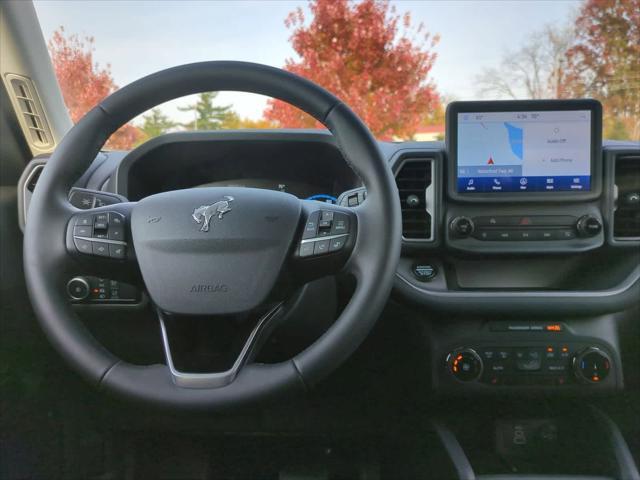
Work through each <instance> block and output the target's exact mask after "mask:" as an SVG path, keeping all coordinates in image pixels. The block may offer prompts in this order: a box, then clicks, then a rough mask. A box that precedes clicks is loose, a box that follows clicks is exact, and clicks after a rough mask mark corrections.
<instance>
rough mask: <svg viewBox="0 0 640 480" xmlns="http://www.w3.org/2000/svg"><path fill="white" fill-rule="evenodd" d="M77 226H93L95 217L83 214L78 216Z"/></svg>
mask: <svg viewBox="0 0 640 480" xmlns="http://www.w3.org/2000/svg"><path fill="white" fill-rule="evenodd" d="M75 224H76V226H78V225H80V226H92V225H93V215H92V214H90V213H83V214H80V215H76V223H75Z"/></svg>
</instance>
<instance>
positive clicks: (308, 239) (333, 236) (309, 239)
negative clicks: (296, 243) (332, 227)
mask: <svg viewBox="0 0 640 480" xmlns="http://www.w3.org/2000/svg"><path fill="white" fill-rule="evenodd" d="M347 236H349V234H348V233H341V234H340V235H327V236H324V237H313V238H305V239H304V240H300V243H301V244H302V243H314V242H319V241H320V240H333V239H334V238H342V237H347Z"/></svg>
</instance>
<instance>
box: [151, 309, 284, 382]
mask: <svg viewBox="0 0 640 480" xmlns="http://www.w3.org/2000/svg"><path fill="white" fill-rule="evenodd" d="M259 311H260V312H261V313H260V315H259V317H258V319H257V320H255V321H251V320H245V322H244V323H245V325H246V327H245V328H244V329H241V330H243V332H244V340H243V341H242V342H241V343H240V344H239V349H237V352H238V353H237V354H236V355H234V356H233V358H232V359H231V361H228V362H226V363H225V366H224V367H222V368H221V369H220V370H218V371H207V372H189V371H186V368H184V367H181V366H180V365H179V363H178V361H177V359H176V357H175V353H174V352H172V347H171V345H172V339H171V334H170V328H169V324H170V322H172V321H173V319H172V318H171V316H170V315H168V314H166V313H165V312H163V311H162V310H160V309H156V312H157V315H158V320H159V322H160V330H161V333H162V345H163V348H164V352H165V358H166V362H167V367H168V368H169V371H170V372H171V377H172V378H173V382H174V383H175V385H176V386H178V387H181V388H220V387H225V386H227V385H229V384H230V383H232V382H233V381H234V380H235V379H236V377H237V376H238V375H239V374H240V372H241V370H242V368H243V367H244V366H245V365H247V364H249V363H251V362H252V361H253V359H254V358H255V356H256V355H257V353H258V352H259V350H260V348H261V347H262V345H263V344H264V342H265V341H266V340H267V338H268V337H269V334H270V333H271V332H272V331H273V329H274V328H275V327H276V326H277V325H278V320H279V319H282V318H283V317H284V314H285V312H286V307H285V302H283V301H280V302H275V303H272V304H270V305H268V306H267V307H266V308H262V309H260V310H259ZM192 320H193V319H192ZM197 320H198V321H210V320H211V319H206V320H205V319H202V318H199V319H197ZM179 321H180V320H179V319H178V320H176V322H179ZM229 343H232V342H229ZM207 353H210V352H207ZM184 363H187V362H184Z"/></svg>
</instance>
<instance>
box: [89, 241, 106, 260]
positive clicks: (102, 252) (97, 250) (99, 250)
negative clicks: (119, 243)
mask: <svg viewBox="0 0 640 480" xmlns="http://www.w3.org/2000/svg"><path fill="white" fill-rule="evenodd" d="M92 252H93V254H94V255H97V256H99V257H108V256H109V244H108V243H105V242H93V250H92Z"/></svg>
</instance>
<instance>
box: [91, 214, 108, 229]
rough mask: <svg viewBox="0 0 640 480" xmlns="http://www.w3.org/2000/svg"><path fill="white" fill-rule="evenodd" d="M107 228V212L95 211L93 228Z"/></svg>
mask: <svg viewBox="0 0 640 480" xmlns="http://www.w3.org/2000/svg"><path fill="white" fill-rule="evenodd" d="M108 228H109V214H108V213H97V214H96V215H95V217H94V220H93V230H94V231H100V230H107V229H108Z"/></svg>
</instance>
